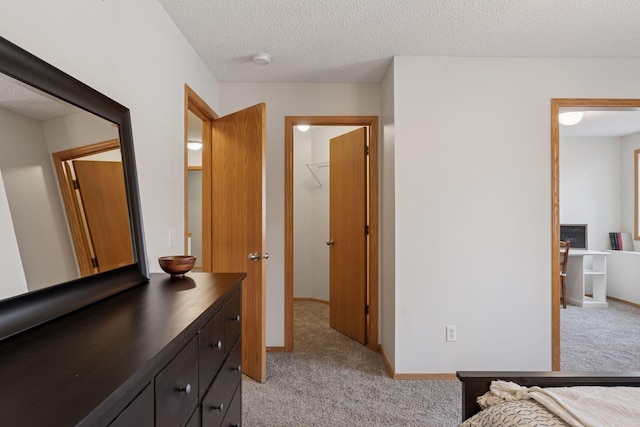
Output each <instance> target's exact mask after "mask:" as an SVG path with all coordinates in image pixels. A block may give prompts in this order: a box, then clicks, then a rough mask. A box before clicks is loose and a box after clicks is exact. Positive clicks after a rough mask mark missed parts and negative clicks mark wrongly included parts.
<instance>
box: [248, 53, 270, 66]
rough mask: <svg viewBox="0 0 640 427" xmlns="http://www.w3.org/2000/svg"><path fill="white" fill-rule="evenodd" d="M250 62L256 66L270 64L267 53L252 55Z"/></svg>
mask: <svg viewBox="0 0 640 427" xmlns="http://www.w3.org/2000/svg"><path fill="white" fill-rule="evenodd" d="M251 60H252V61H253V63H254V64H256V65H268V64H270V63H271V55H269V54H268V53H254V54H253V55H252V56H251Z"/></svg>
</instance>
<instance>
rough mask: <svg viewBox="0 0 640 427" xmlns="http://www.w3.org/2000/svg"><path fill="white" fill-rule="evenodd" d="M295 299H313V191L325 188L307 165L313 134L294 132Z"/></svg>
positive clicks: (309, 161) (309, 158) (309, 159)
mask: <svg viewBox="0 0 640 427" xmlns="http://www.w3.org/2000/svg"><path fill="white" fill-rule="evenodd" d="M293 138H294V146H293V251H294V254H293V296H294V298H312V295H313V280H311V277H310V276H311V270H312V265H313V253H312V252H311V251H310V250H309V249H308V247H307V242H308V241H309V239H310V236H309V234H310V230H311V227H312V224H313V221H312V210H313V198H312V191H317V190H318V189H321V187H320V188H319V187H318V183H317V182H316V181H315V180H314V179H313V177H312V176H311V174H310V173H309V170H308V169H307V167H306V166H305V164H306V163H311V161H312V160H311V133H310V132H300V131H298V130H297V129H295V128H294V131H293Z"/></svg>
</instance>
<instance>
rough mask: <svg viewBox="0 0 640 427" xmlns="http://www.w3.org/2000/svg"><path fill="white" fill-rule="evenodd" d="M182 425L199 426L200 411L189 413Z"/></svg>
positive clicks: (187, 426) (188, 426)
mask: <svg viewBox="0 0 640 427" xmlns="http://www.w3.org/2000/svg"><path fill="white" fill-rule="evenodd" d="M136 427H137V426H136ZM184 427H200V411H196V412H194V413H193V415H191V419H190V420H189V422H188V423H187V424H186V425H185V426H184Z"/></svg>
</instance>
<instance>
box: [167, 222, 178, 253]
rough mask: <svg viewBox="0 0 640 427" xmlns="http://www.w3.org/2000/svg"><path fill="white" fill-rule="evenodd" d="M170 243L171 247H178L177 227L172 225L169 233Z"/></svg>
mask: <svg viewBox="0 0 640 427" xmlns="http://www.w3.org/2000/svg"><path fill="white" fill-rule="evenodd" d="M167 243H168V245H169V247H170V248H175V247H176V229H175V228H173V227H171V228H169V233H168V242H167Z"/></svg>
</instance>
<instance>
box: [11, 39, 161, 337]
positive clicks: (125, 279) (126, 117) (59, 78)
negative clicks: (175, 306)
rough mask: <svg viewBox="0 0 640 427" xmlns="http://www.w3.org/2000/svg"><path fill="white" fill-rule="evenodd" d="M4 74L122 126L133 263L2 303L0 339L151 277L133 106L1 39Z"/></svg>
mask: <svg viewBox="0 0 640 427" xmlns="http://www.w3.org/2000/svg"><path fill="white" fill-rule="evenodd" d="M0 72H2V73H4V74H6V75H8V76H10V77H13V78H15V79H16V80H19V81H21V82H23V83H26V84H27V85H29V86H32V87H35V88H37V89H39V90H41V91H43V92H45V93H48V94H50V95H52V96H54V97H56V98H59V99H61V100H63V101H66V102H68V103H70V104H73V105H75V106H76V107H79V108H81V109H83V110H85V111H88V112H90V113H93V114H95V115H96V116H99V117H102V118H103V119H105V120H107V121H109V122H112V123H114V124H116V125H118V129H119V136H120V149H121V152H122V164H123V168H124V179H125V186H126V193H127V202H128V207H129V225H130V228H131V240H132V241H131V244H132V249H133V258H134V263H133V264H131V265H128V266H125V267H120V268H118V269H115V270H111V271H106V272H103V273H98V274H95V275H92V276H87V277H83V278H80V279H77V280H72V281H70V282H65V283H61V284H58V285H54V286H51V287H48V288H45V289H40V290H37V291H32V292H29V293H26V294H21V295H18V296H16V297H12V298H9V299H6V300H2V301H0V340H3V339H6V338H8V337H10V336H12V335H15V334H17V333H20V332H22V331H25V330H27V329H30V328H32V327H34V326H37V325H40V324H43V323H45V322H48V321H50V320H52V319H55V318H56V317H59V316H62V315H64V314H66V313H69V312H71V311H73V310H76V309H79V308H82V307H84V306H87V305H89V304H91V303H94V302H96V301H99V300H101V299H103V298H106V297H108V296H111V295H114V294H116V293H118V292H121V291H123V290H125V289H128V288H130V287H132V286H135V285H139V284H141V283H145V282H147V281H148V280H149V272H148V267H147V255H146V249H145V244H144V233H143V227H142V212H141V209H140V196H139V191H138V180H137V174H136V162H135V156H134V148H133V133H132V130H131V118H130V114H129V110H128V109H127V108H126V107H123V106H122V105H120V104H118V103H117V102H115V101H113V100H112V99H110V98H108V97H106V96H105V95H103V94H101V93H99V92H97V91H96V90H94V89H92V88H91V87H89V86H87V85H85V84H84V83H82V82H80V81H78V80H76V79H75V78H73V77H71V76H69V75H68V74H66V73H64V72H62V71H61V70H59V69H57V68H55V67H53V66H52V65H50V64H48V63H46V62H44V61H43V60H41V59H40V58H37V57H36V56H34V55H32V54H30V53H29V52H27V51H25V50H23V49H22V48H20V47H18V46H16V45H15V44H13V43H11V42H9V41H8V40H6V39H4V38H2V37H0Z"/></svg>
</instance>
